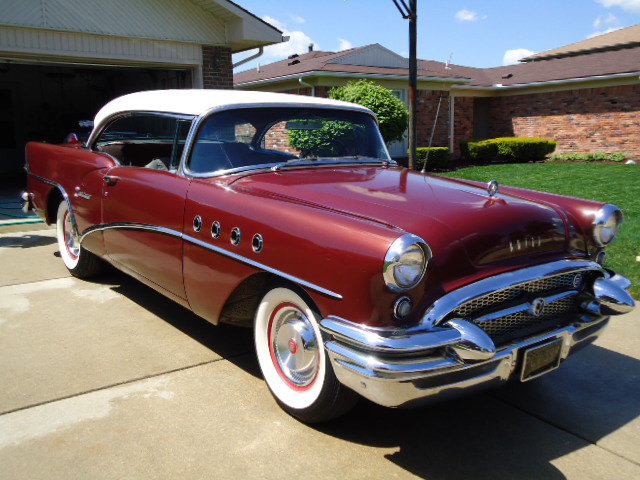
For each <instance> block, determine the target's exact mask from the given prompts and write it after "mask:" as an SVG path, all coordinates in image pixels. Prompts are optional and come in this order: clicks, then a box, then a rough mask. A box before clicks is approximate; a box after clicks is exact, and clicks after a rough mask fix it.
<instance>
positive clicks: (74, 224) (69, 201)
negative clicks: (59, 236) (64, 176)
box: [27, 172, 80, 235]
mask: <svg viewBox="0 0 640 480" xmlns="http://www.w3.org/2000/svg"><path fill="white" fill-rule="evenodd" d="M27 175H29V176H31V177H33V178H36V179H38V180H40V181H41V182H44V183H48V184H49V185H53V186H54V187H56V188H58V190H60V193H61V194H62V198H63V199H64V201H65V202H67V208H68V209H69V215H71V226H72V227H73V230H74V233H75V234H76V235H79V234H80V232H79V231H78V224H77V223H76V216H75V214H74V212H73V207H72V206H71V200H69V195H67V191H66V190H65V189H64V187H63V186H62V185H60V184H59V183H57V182H54V181H53V180H49V179H48V178H44V177H41V176H39V175H36V174H34V173H31V172H27Z"/></svg>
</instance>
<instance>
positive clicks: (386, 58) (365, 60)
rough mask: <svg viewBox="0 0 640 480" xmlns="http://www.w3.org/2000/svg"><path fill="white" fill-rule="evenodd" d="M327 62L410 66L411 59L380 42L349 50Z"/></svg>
mask: <svg viewBox="0 0 640 480" xmlns="http://www.w3.org/2000/svg"><path fill="white" fill-rule="evenodd" d="M327 63H338V64H342V65H361V66H365V67H386V68H409V60H408V59H406V58H404V57H402V56H400V55H398V54H397V53H395V52H392V51H391V50H389V49H388V48H385V47H383V46H382V45H380V44H379V43H374V44H372V45H367V46H365V47H361V48H355V49H353V50H349V51H347V52H346V53H344V54H342V55H336V56H335V57H334V58H332V59H331V60H329V61H327Z"/></svg>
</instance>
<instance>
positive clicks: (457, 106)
mask: <svg viewBox="0 0 640 480" xmlns="http://www.w3.org/2000/svg"><path fill="white" fill-rule="evenodd" d="M453 105H454V116H453V152H452V153H453V155H454V156H456V157H457V156H458V155H459V154H460V142H461V141H462V140H471V139H472V138H473V98H472V97H456V98H455V100H454V103H453Z"/></svg>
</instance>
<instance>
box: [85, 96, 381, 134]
mask: <svg viewBox="0 0 640 480" xmlns="http://www.w3.org/2000/svg"><path fill="white" fill-rule="evenodd" d="M251 104H257V105H260V106H270V105H274V106H276V105H277V106H283V105H285V106H286V105H291V106H308V107H314V106H324V107H337V108H349V109H355V110H361V111H363V112H367V113H372V112H371V110H369V109H368V108H366V107H363V106H362V105H357V104H355V103H349V102H342V101H339V100H331V99H328V98H319V97H309V96H305V95H290V94H285V93H272V92H254V91H247V90H211V89H182V90H148V91H144V92H136V93H130V94H128V95H124V96H122V97H118V98H115V99H113V100H111V101H110V102H109V103H107V104H106V105H105V106H104V107H102V108H101V109H100V111H99V112H98V113H97V114H96V118H95V121H94V125H95V126H96V127H98V126H99V125H100V124H101V123H102V122H103V121H104V120H105V119H106V118H108V117H110V116H111V115H113V114H115V113H120V112H132V111H138V112H140V111H143V112H165V113H176V114H182V115H194V116H198V115H202V114H204V113H206V112H208V111H209V110H211V109H213V108H217V107H227V106H230V107H233V106H242V105H251Z"/></svg>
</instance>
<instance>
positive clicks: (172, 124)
mask: <svg viewBox="0 0 640 480" xmlns="http://www.w3.org/2000/svg"><path fill="white" fill-rule="evenodd" d="M190 123H191V122H190V121H182V120H178V119H176V118H174V117H169V116H165V115H130V116H126V117H122V118H119V119H117V120H115V121H113V122H112V123H111V124H109V125H108V126H107V128H105V129H104V131H103V132H102V133H101V134H100V137H99V138H98V140H97V141H96V144H95V147H94V148H95V149H96V150H98V151H100V152H104V153H108V154H109V155H111V156H112V157H114V158H116V159H117V160H118V161H119V162H120V165H122V166H131V167H146V168H152V169H156V170H170V169H176V168H177V162H179V161H180V153H181V151H182V149H183V148H184V141H185V138H186V134H187V132H188V131H189V126H190ZM174 146H175V147H176V148H175V149H174ZM178 150H179V152H178Z"/></svg>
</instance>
